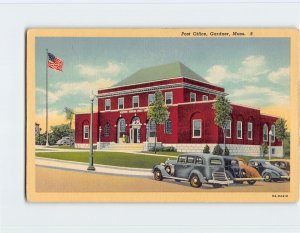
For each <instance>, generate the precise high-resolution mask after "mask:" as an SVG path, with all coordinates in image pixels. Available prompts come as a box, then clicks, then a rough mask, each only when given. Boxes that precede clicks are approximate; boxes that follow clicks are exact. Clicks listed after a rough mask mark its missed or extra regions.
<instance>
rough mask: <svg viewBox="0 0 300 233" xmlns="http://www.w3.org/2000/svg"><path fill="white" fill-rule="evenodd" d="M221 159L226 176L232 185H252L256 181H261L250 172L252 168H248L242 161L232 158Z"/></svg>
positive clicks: (256, 175) (257, 175)
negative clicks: (231, 181)
mask: <svg viewBox="0 0 300 233" xmlns="http://www.w3.org/2000/svg"><path fill="white" fill-rule="evenodd" d="M223 159H224V162H225V172H226V175H227V177H228V178H229V179H231V180H233V181H234V183H237V184H242V183H243V182H244V181H247V182H248V184H250V185H254V184H255V182H256V181H257V180H262V178H261V176H260V175H259V174H255V172H253V171H251V169H253V168H251V167H249V166H248V165H247V164H246V163H245V162H244V161H243V160H241V159H238V158H233V157H223ZM256 173H257V172H256Z"/></svg>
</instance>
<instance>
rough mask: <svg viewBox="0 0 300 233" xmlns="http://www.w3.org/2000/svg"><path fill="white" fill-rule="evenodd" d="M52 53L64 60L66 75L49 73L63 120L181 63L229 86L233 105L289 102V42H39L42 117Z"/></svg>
mask: <svg viewBox="0 0 300 233" xmlns="http://www.w3.org/2000/svg"><path fill="white" fill-rule="evenodd" d="M46 48H48V49H49V52H51V53H53V54H54V55H55V56H57V57H59V58H61V59H62V60H63V61H64V67H63V72H58V71H55V70H51V69H49V112H50V113H52V114H53V115H57V116H59V115H60V116H62V115H63V112H62V111H63V108H64V107H65V106H68V107H71V108H74V109H75V110H76V111H77V112H82V111H86V109H87V107H88V104H89V93H90V92H91V90H93V91H94V92H96V91H97V89H99V88H105V87H109V86H111V85H113V84H114V83H116V82H118V81H120V80H122V79H124V78H126V77H127V76H129V75H130V74H132V73H134V72H135V71H137V70H139V69H140V68H143V67H149V66H155V65H160V64H166V63H172V62H175V61H181V62H182V63H184V64H185V65H186V66H188V67H190V68H191V69H192V70H194V71H195V72H196V73H198V74H199V75H201V76H202V77H204V78H205V79H207V80H208V81H209V82H211V83H214V84H217V85H218V86H222V87H224V88H225V91H226V92H227V93H228V94H229V98H230V100H231V101H232V102H233V103H239V104H244V105H251V106H253V107H258V108H267V107H280V106H284V105H287V104H288V103H289V83H290V82H289V81H290V80H289V79H290V78H289V66H290V49H289V48H290V41H289V39H288V38H229V39H227V38H37V39H36V115H37V116H43V115H44V111H45V73H46V72H45V69H46V61H45V59H46V54H45V53H46V52H45V49H46Z"/></svg>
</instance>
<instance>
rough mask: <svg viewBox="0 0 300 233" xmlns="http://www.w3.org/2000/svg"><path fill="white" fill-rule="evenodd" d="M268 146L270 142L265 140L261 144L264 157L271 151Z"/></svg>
mask: <svg viewBox="0 0 300 233" xmlns="http://www.w3.org/2000/svg"><path fill="white" fill-rule="evenodd" d="M268 148H269V147H268V144H267V143H265V142H264V143H263V144H262V145H261V152H262V157H265V155H266V154H268V151H269V149H268Z"/></svg>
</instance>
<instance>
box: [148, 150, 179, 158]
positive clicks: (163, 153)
mask: <svg viewBox="0 0 300 233" xmlns="http://www.w3.org/2000/svg"><path fill="white" fill-rule="evenodd" d="M144 153H149V154H154V152H153V151H145V152H144ZM156 154H158V155H166V156H173V157H177V156H178V155H180V154H182V152H161V151H157V152H156Z"/></svg>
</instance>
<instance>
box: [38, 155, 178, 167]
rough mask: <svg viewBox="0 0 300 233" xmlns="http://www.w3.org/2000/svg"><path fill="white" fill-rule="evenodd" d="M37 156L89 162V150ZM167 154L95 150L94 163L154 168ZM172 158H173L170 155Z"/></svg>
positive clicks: (163, 160) (165, 158)
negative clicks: (160, 155) (152, 154)
mask: <svg viewBox="0 0 300 233" xmlns="http://www.w3.org/2000/svg"><path fill="white" fill-rule="evenodd" d="M36 156H37V157H44V158H51V159H61V160H68V161H76V162H86V163H87V162H88V161H89V153H88V152H80V153H76V152H49V153H47V152H44V153H39V152H36ZM167 159H168V157H167V156H164V157H158V156H157V157H156V156H151V155H141V154H130V153H122V152H94V163H95V164H103V165H112V166H120V167H136V168H152V167H153V166H154V165H156V164H160V163H162V162H165V161H166V160H167ZM170 159H172V158H171V157H170Z"/></svg>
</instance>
